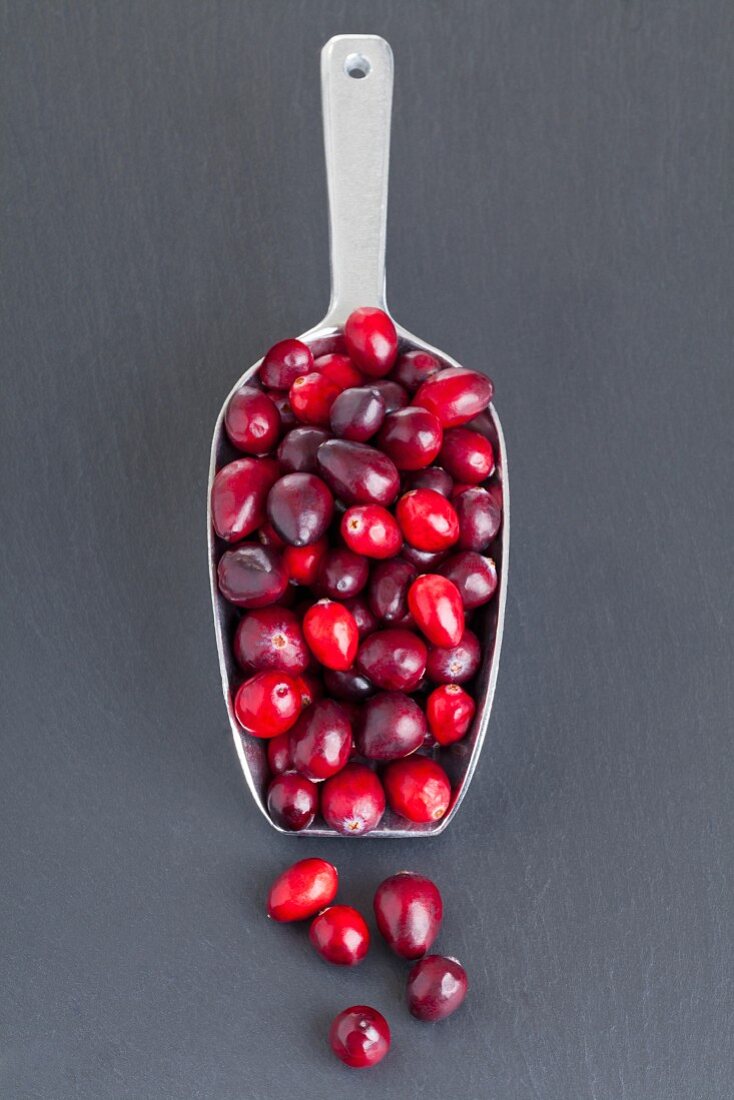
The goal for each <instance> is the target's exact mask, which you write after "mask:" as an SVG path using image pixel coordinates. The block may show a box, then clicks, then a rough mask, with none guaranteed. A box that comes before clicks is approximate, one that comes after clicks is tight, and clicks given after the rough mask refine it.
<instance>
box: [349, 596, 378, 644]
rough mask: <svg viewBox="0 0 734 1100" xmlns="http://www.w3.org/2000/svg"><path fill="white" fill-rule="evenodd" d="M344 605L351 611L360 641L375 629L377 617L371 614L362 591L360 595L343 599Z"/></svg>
mask: <svg viewBox="0 0 734 1100" xmlns="http://www.w3.org/2000/svg"><path fill="white" fill-rule="evenodd" d="M344 606H345V607H346V609H347V611H351V613H352V615H353V617H354V621H355V623H356V624H357V630H358V632H359V640H360V641H362V639H363V638H366V637H367V635H368V634H372V632H373V631H374V630H377V626H378V623H377V619H376V618H375V616H374V615H373V614H372V609H371V608H370V606H369V604H368V602H367V600H366V598H365V596H364V593H363V594H362V595H360V596H354V597H353V598H352V599H350V600H344Z"/></svg>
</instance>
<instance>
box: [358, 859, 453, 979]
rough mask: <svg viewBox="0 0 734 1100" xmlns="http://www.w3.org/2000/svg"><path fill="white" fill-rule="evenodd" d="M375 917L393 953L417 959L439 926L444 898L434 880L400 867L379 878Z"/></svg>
mask: <svg viewBox="0 0 734 1100" xmlns="http://www.w3.org/2000/svg"><path fill="white" fill-rule="evenodd" d="M374 907H375V919H376V920H377V927H378V929H379V930H380V935H381V936H383V938H384V939H385V940H386V941H387V943H388V945H389V946H390V947H391V948H392V950H393V951H394V952H395V954H396V955H400V957H401V958H403V959H419V958H420V957H421V955H425V953H426V951H427V950H428V948H429V947H430V946H431V944H432V943H433V941H434V940H435V938H436V936H437V935H438V933H439V929H440V927H441V921H442V920H443V902H442V900H441V894H440V893H439V889H438V887H437V886H436V884H435V883H434V882H431V880H430V879H429V878H424V877H423V875H416V874H414V873H413V872H412V871H401V872H400V873H399V874H397V875H391V876H390V878H386V879H385V881H384V882H381V883H380V885H379V886H378V887H377V891H376V893H375V901H374Z"/></svg>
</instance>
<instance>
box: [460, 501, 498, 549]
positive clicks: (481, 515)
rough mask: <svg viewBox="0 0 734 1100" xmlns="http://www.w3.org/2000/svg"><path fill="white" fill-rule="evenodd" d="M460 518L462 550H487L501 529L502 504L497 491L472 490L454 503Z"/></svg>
mask: <svg viewBox="0 0 734 1100" xmlns="http://www.w3.org/2000/svg"><path fill="white" fill-rule="evenodd" d="M454 506H455V508H456V514H457V516H458V517H459V547H460V548H461V549H462V550H476V551H479V552H481V551H482V550H486V549H487V547H488V546H489V545H490V543H491V542H492V540H493V539H494V538H495V536H496V534H497V532H498V531H499V529H500V523H501V522H502V502H501V499H500V500H498V499H497V491H496V490H493V491H492V492H490V490H489V489H478V488H471V489H466V490H465V491H464V492H463V493H460V494H459V496H457V498H456V500H455V501H454Z"/></svg>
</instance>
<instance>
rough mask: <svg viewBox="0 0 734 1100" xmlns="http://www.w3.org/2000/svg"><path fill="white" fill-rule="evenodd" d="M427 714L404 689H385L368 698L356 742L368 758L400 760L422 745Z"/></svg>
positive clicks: (357, 730) (357, 731) (359, 749)
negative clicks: (404, 692)
mask: <svg viewBox="0 0 734 1100" xmlns="http://www.w3.org/2000/svg"><path fill="white" fill-rule="evenodd" d="M426 728H427V727H426V717H425V715H424V713H423V711H422V710H421V708H420V707H419V706H418V704H417V703H416V702H415V701H414V700H413V699H411V698H410V696H409V695H405V694H403V692H402V691H383V692H381V693H380V694H379V695H375V696H374V698H372V699H369V700H368V701H367V702H366V703H365V705H364V707H363V709H362V712H361V716H360V719H359V722H358V723H357V729H356V732H355V738H354V742H355V745H356V747H357V750H358V752H360V753H361V754H362V756H366V757H367V759H368V760H398V759H399V758H400V757H402V756H409V755H410V753H411V752H415V750H416V749H418V748H420V746H421V745H422V744H423V739H424V737H425V736H426Z"/></svg>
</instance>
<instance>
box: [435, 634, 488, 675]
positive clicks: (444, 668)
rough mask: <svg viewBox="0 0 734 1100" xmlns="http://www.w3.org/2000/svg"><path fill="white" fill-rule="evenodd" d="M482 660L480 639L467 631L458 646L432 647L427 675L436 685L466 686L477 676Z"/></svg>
mask: <svg viewBox="0 0 734 1100" xmlns="http://www.w3.org/2000/svg"><path fill="white" fill-rule="evenodd" d="M481 660H482V650H481V647H480V645H479V639H478V638H477V636H476V634H473V633H472V632H471V630H465V631H464V634H463V637H462V639H461V641H460V642H459V644H458V645H455V646H449V647H448V648H444V647H443V646H431V648H430V649H429V650H428V660H427V662H426V675H427V676H428V679H429V680H432V681H433V683H434V684H464V683H466V681H467V680H471V678H472V676H474V675H476V673H477V671H478V669H479V665H480V664H481Z"/></svg>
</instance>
